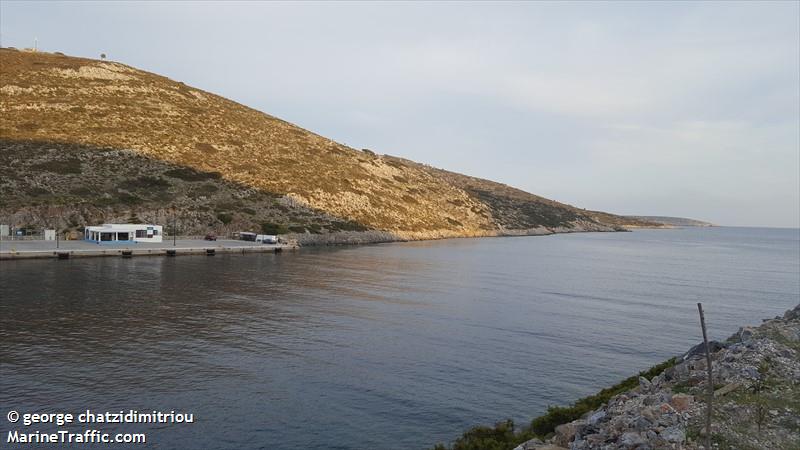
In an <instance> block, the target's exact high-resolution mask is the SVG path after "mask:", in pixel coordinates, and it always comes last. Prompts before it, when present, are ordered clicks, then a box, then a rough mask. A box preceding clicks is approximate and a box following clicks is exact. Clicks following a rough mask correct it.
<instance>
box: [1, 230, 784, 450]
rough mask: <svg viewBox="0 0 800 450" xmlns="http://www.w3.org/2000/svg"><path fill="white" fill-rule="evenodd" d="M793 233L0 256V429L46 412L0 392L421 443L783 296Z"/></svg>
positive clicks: (281, 437) (253, 432)
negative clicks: (244, 252) (234, 252)
mask: <svg viewBox="0 0 800 450" xmlns="http://www.w3.org/2000/svg"><path fill="white" fill-rule="evenodd" d="M799 243H800V231H799V230H789V229H785V230H779V229H755V228H750V229H748V228H711V229H682V230H644V231H636V232H633V233H593V234H573V235H557V236H548V237H521V238H495V239H456V240H446V241H435V242H419V243H402V244H388V245H373V246H363V247H346V248H335V249H303V250H302V251H300V252H297V253H284V254H281V255H266V254H265V255H248V256H221V255H219V256H215V257H205V256H192V257H179V258H160V257H152V258H146V257H141V258H132V259H122V258H92V259H73V260H68V261H55V260H45V261H11V262H8V261H4V262H2V263H0V296H1V297H0V412H1V413H2V414H1V415H0V432H2V441H3V442H4V443H5V441H6V437H7V434H8V430H10V429H20V430H24V431H27V432H32V431H34V430H37V429H38V430H40V431H45V430H52V429H53V428H52V427H50V426H32V427H21V426H12V424H10V423H9V422H8V421H7V420H6V414H7V412H8V411H9V410H12V409H13V410H17V411H19V412H21V413H24V412H58V411H63V412H82V411H85V410H86V409H87V408H88V409H92V410H93V411H107V410H108V411H119V410H126V411H127V410H130V409H136V410H139V411H152V410H154V409H155V410H161V411H171V410H176V411H182V412H191V413H194V416H195V423H194V424H191V425H186V424H184V425H159V426H145V425H111V424H108V425H94V426H93V427H91V428H97V429H100V430H103V431H106V432H113V433H116V432H136V431H142V430H143V431H145V432H146V433H147V440H148V447H153V448H203V449H223V448H225V449H228V448H267V449H294V448H303V449H323V448H324V449H372V448H374V449H384V448H385V449H405V448H412V449H413V448H426V447H429V446H431V445H432V444H434V443H436V442H445V441H450V440H451V439H453V438H455V437H456V436H457V435H459V434H460V432H461V431H462V430H464V429H465V428H467V427H469V426H472V425H474V424H478V423H492V422H494V421H496V420H500V419H503V418H513V419H515V420H517V421H518V422H520V423H521V422H527V421H528V420H529V419H530V418H532V417H533V416H535V415H537V414H539V413H541V412H542V411H543V410H544V409H545V408H546V407H547V405H548V404H563V403H565V402H568V401H571V400H574V399H576V398H578V397H581V396H584V395H587V394H590V393H593V392H595V391H596V390H598V389H600V388H602V387H605V386H607V385H609V384H611V383H614V382H616V381H618V380H620V379H622V378H624V377H627V376H629V375H632V374H633V373H635V372H636V371H638V370H641V369H644V368H647V367H649V366H651V365H653V364H655V363H659V362H661V361H663V360H664V359H667V358H669V357H670V356H673V355H675V354H678V353H680V352H682V351H684V350H686V349H687V348H688V347H689V346H690V345H693V344H695V343H697V342H698V341H699V340H700V339H701V335H700V330H699V325H698V318H697V310H696V306H695V304H696V302H698V301H702V302H703V304H704V306H705V309H706V317H707V321H708V325H709V327H710V333H711V337H712V338H716V339H721V338H726V337H727V336H729V335H730V334H732V333H733V332H735V331H736V329H737V328H738V327H739V326H740V325H743V324H757V323H760V322H761V319H762V318H766V317H771V316H775V315H777V314H782V313H783V311H784V310H786V309H788V308H789V307H791V306H794V305H796V304H797V303H798V302H800V247H799V246H798V245H799ZM85 428H87V427H86V426H77V427H76V426H73V427H70V428H67V429H70V430H73V431H81V432H82V431H83V430H85ZM4 445H6V444H4ZM98 448H99V447H98ZM113 448H123V446H113ZM137 448H143V447H141V446H139V447H137Z"/></svg>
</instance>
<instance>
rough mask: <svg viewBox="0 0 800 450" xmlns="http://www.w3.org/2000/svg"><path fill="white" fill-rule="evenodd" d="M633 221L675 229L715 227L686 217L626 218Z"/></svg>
mask: <svg viewBox="0 0 800 450" xmlns="http://www.w3.org/2000/svg"><path fill="white" fill-rule="evenodd" d="M626 217H627V218H629V219H633V220H643V221H646V222H655V223H660V224H664V225H668V226H673V227H713V226H715V225H714V224H713V223H710V222H703V221H702V220H696V219H688V218H686V217H668V216H626Z"/></svg>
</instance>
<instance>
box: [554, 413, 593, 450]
mask: <svg viewBox="0 0 800 450" xmlns="http://www.w3.org/2000/svg"><path fill="white" fill-rule="evenodd" d="M584 426H586V421H584V420H576V421H574V422H570V423H565V424H562V425H559V426H557V427H556V430H555V431H556V435H555V437H554V438H553V442H554V443H555V444H556V445H560V446H562V447H569V443H570V442H572V440H573V439H574V438H575V435H576V434H577V433H578V432H579V431H580V430H581V429H582V428H583V427H584Z"/></svg>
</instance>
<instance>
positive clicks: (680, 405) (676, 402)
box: [669, 394, 694, 412]
mask: <svg viewBox="0 0 800 450" xmlns="http://www.w3.org/2000/svg"><path fill="white" fill-rule="evenodd" d="M693 402H694V396H693V395H689V394H675V395H673V396H672V399H671V400H670V402H669V404H670V406H672V407H673V408H674V409H675V411H678V412H683V411H686V410H687V409H689V408H690V407H691V406H692V403H693Z"/></svg>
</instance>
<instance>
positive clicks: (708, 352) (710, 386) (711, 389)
mask: <svg viewBox="0 0 800 450" xmlns="http://www.w3.org/2000/svg"><path fill="white" fill-rule="evenodd" d="M697 310H698V311H700V326H701V327H702V328H703V344H704V345H705V346H706V365H707V366H708V403H706V448H707V449H710V448H711V412H712V405H711V402H712V401H713V400H714V379H713V378H712V372H711V349H710V348H708V334H706V318H705V316H703V304H702V303H698V304H697Z"/></svg>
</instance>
